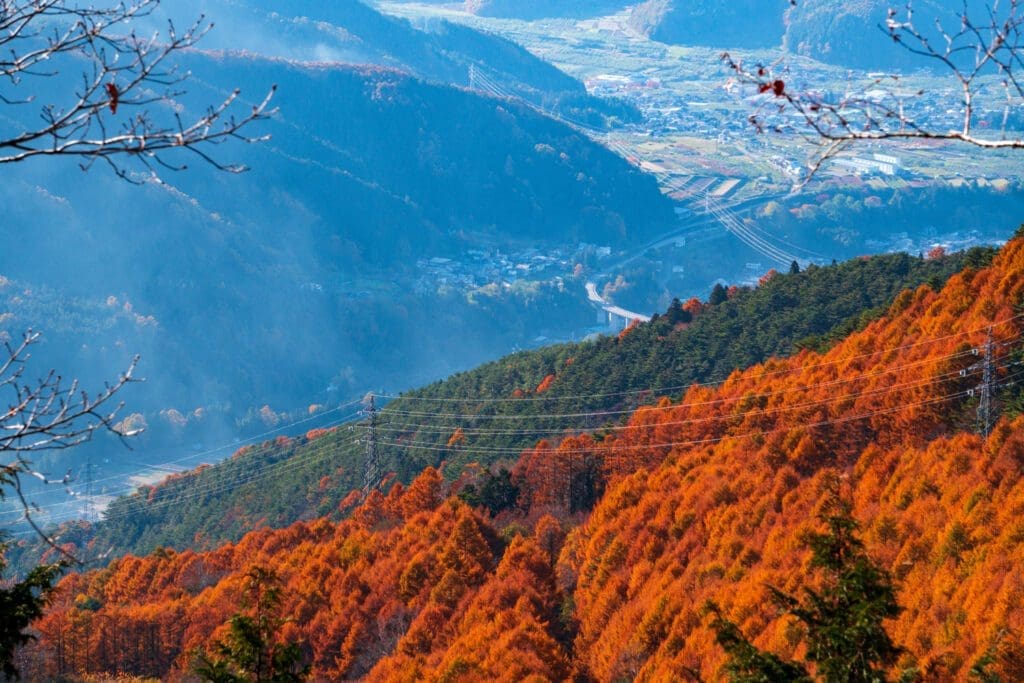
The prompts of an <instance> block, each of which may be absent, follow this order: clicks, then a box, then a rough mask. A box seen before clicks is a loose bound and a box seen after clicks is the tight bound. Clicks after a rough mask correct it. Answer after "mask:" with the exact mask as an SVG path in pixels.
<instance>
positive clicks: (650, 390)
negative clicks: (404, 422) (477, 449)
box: [376, 313, 1024, 405]
mask: <svg viewBox="0 0 1024 683" xmlns="http://www.w3.org/2000/svg"><path fill="white" fill-rule="evenodd" d="M1022 318H1024V313H1021V314H1018V315H1014V316H1012V317H1009V318H1006V319H1004V320H1000V321H998V322H995V323H991V324H988V325H986V326H985V327H978V328H973V329H970V330H962V331H960V332H954V333H951V334H946V335H942V336H939V337H930V338H928V339H919V340H917V341H914V342H911V343H909V344H901V345H900V346H890V347H888V348H882V349H875V350H872V351H867V352H865V353H860V354H857V355H854V356H846V357H843V358H836V359H834V360H827V361H821V362H818V363H805V364H801V365H797V366H790V367H787V368H782V369H779V370H769V371H767V372H761V373H759V374H758V375H757V377H758V379H763V378H768V377H777V376H779V375H789V374H795V373H804V372H807V371H810V370H817V369H819V368H824V367H830V366H833V365H839V364H841V363H851V362H854V361H858V360H863V359H865V358H871V357H873V356H877V355H879V354H884V355H888V354H892V353H895V352H897V351H906V350H908V349H913V348H917V347H920V346H926V345H928V344H937V343H939V342H944V341H949V340H951V339H957V338H959V337H964V336H968V335H971V334H976V333H978V332H982V331H985V330H987V329H989V328H990V327H1000V326H1002V325H1009V324H1010V323H1013V322H1016V321H1018V320H1020V319H1022ZM968 353H970V352H968ZM957 355H960V353H955V354H952V355H951V356H949V357H953V356H957ZM941 359H942V358H940V359H939V360H941ZM918 362H929V361H918ZM761 367H765V364H762V365H761ZM904 367H909V366H904ZM748 370H753V368H748ZM881 372H885V371H881ZM866 376H870V375H866ZM723 381H725V380H712V381H707V382H691V383H689V384H680V385H675V386H668V387H646V388H642V389H629V390H625V391H615V392H609V393H597V394H575V395H558V396H523V397H521V398H511V397H479V398H455V397H433V396H415V395H411V394H382V393H381V394H376V396H377V397H378V398H386V399H390V400H396V401H397V400H400V401H402V402H407V401H421V402H427V401H429V402H434V403H472V404H477V405H486V404H493V403H528V402H552V401H569V400H580V399H595V398H614V397H617V396H633V395H638V394H657V393H659V392H660V393H661V394H662V395H665V394H667V393H669V392H674V391H684V390H688V389H691V388H693V387H717V386H719V385H721V384H722V383H723Z"/></svg>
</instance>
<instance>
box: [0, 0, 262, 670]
mask: <svg viewBox="0 0 1024 683" xmlns="http://www.w3.org/2000/svg"><path fill="white" fill-rule="evenodd" d="M159 4H160V0H102V1H101V2H98V3H93V2H79V1H77V0H0V107H2V111H3V114H4V115H3V116H2V117H0V119H2V121H0V164H14V163H27V162H29V161H31V160H32V159H35V158H39V157H70V158H74V159H77V160H78V162H79V165H80V166H81V167H82V168H83V169H89V168H90V167H92V166H93V165H94V164H95V163H96V162H97V161H102V162H104V163H105V164H106V165H107V166H108V167H109V168H110V169H111V170H112V171H113V172H114V173H115V174H116V175H118V176H119V177H121V178H124V179H125V180H128V181H130V182H135V183H139V182H144V181H145V179H147V178H149V177H152V176H153V175H155V174H156V172H157V171H158V170H167V171H174V170H183V169H185V168H187V162H188V158H189V157H190V156H191V157H195V158H198V159H200V160H202V161H203V162H204V163H208V164H211V165H213V166H214V167H216V168H218V169H220V170H223V171H227V172H241V171H243V170H245V169H244V167H243V166H241V165H238V164H232V163H229V162H226V161H224V160H222V159H220V158H218V155H216V154H214V148H215V147H216V146H217V145H219V144H220V143H224V142H228V141H231V140H234V141H240V142H257V141H260V140H263V139H264V136H261V135H250V133H249V131H250V129H251V128H252V124H254V123H257V122H259V121H262V120H265V119H267V118H268V117H269V116H271V115H272V113H273V112H272V111H271V109H270V101H271V97H272V95H273V92H274V88H270V89H269V91H268V92H267V93H266V94H265V95H264V96H263V97H262V99H260V100H259V102H258V104H256V105H255V106H250V105H243V104H242V103H241V101H240V99H239V95H240V93H239V91H238V90H235V91H233V92H231V93H230V94H229V95H228V96H227V97H226V98H224V99H222V100H220V101H217V102H214V103H212V104H211V105H209V106H208V107H206V108H205V109H204V110H203V111H201V112H199V113H198V114H196V115H194V116H193V117H192V118H188V117H187V116H186V115H185V114H184V113H183V110H182V108H181V107H180V106H179V105H178V102H177V101H176V98H178V97H180V96H181V95H182V94H184V86H185V85H186V81H187V78H188V73H187V72H185V71H182V70H181V69H180V67H179V66H177V65H176V64H175V58H176V57H177V56H178V55H180V54H182V53H183V52H185V51H187V50H189V49H191V48H193V47H194V46H195V45H196V44H197V42H198V41H199V40H200V39H201V38H202V37H203V36H204V35H205V34H206V33H207V32H208V31H209V30H210V29H211V28H212V24H209V23H207V22H205V21H204V20H203V19H202V18H200V19H198V20H197V21H195V22H194V23H192V24H191V25H189V26H187V27H186V28H185V29H184V30H178V29H177V28H176V27H175V26H174V24H173V23H170V22H169V23H168V24H167V28H166V31H163V32H157V33H146V34H143V33H141V32H140V28H139V27H140V24H141V23H142V22H144V21H145V20H147V19H149V18H153V16H154V12H155V11H156V9H157V8H158V6H159ZM140 171H141V173H142V174H141V175H139V172H140ZM39 340H40V335H39V333H38V332H35V331H29V332H26V333H25V334H24V335H23V336H22V338H21V341H20V343H17V344H14V345H11V344H8V345H7V346H6V349H5V350H6V353H2V352H0V392H2V393H3V397H2V403H0V410H2V411H3V412H2V414H0V453H2V454H3V455H2V456H0V457H2V460H0V498H2V497H4V496H5V495H8V496H10V497H12V498H15V499H16V502H17V503H18V504H20V506H21V508H22V511H23V514H22V521H23V522H24V523H25V524H27V525H29V526H31V527H32V528H33V529H34V531H35V532H36V533H38V534H39V535H40V536H42V537H43V539H44V540H46V541H47V542H48V543H49V544H50V545H51V546H53V547H54V549H55V550H57V551H58V552H63V551H62V550H61V549H60V548H59V547H58V546H57V545H56V543H54V541H53V540H52V539H49V538H48V537H47V536H46V535H45V534H44V533H43V531H42V529H41V528H40V527H39V526H38V524H37V523H36V521H35V520H34V519H33V507H32V505H31V501H30V500H29V499H28V498H27V495H26V492H25V488H24V486H23V484H24V480H25V478H26V477H35V478H38V479H40V480H41V481H42V482H43V483H49V484H53V483H56V484H67V483H68V479H69V477H70V474H68V475H65V477H64V478H63V479H57V480H51V479H50V478H49V477H48V476H47V475H45V474H42V473H40V472H37V471H35V470H34V469H33V465H32V456H33V454H35V453H40V452H44V451H52V450H58V449H68V448H73V447H74V446H76V445H79V444H81V443H83V442H84V441H86V440H88V439H90V438H91V437H92V435H93V434H94V433H95V432H97V431H109V432H113V433H115V434H116V435H117V436H119V437H120V438H125V437H128V436H131V435H132V433H131V432H130V431H129V432H125V431H124V428H123V425H122V426H120V427H119V426H118V425H117V423H116V422H115V419H116V416H117V413H118V410H119V408H120V407H121V405H120V403H119V402H118V394H119V392H120V391H121V389H123V388H124V387H125V386H126V385H127V384H128V383H130V382H133V381H134V380H135V378H134V371H135V364H136V361H132V362H131V364H130V365H129V367H128V368H127V369H126V370H125V372H124V373H123V374H122V375H121V376H120V377H119V378H118V379H117V380H116V381H114V382H111V383H108V384H107V385H106V386H105V387H103V388H102V389H100V390H99V391H97V392H95V393H89V392H87V391H83V389H82V388H81V387H79V385H78V383H77V382H76V381H73V380H72V381H68V380H66V379H65V378H64V377H62V376H61V375H60V374H58V373H57V372H56V371H50V372H49V373H47V374H45V375H44V376H43V377H42V378H41V379H38V380H33V379H30V375H28V374H27V367H28V366H27V363H28V361H29V358H30V353H29V352H30V348H31V347H32V346H33V345H34V344H36V343H37V342H38V341H39ZM3 548H4V546H3V545H2V544H0V569H2V568H3V566H4V563H3V561H2V555H3ZM73 561H74V558H71V557H70V556H67V555H65V556H64V557H63V559H62V560H61V561H60V562H59V563H57V564H51V565H44V566H40V567H37V568H36V569H35V570H34V571H32V572H31V573H30V574H29V575H28V576H27V577H26V578H25V579H23V580H21V581H18V582H11V581H7V582H4V583H3V584H0V585H2V586H3V587H0V624H3V627H2V628H0V668H2V670H3V672H4V674H5V675H6V676H8V677H14V676H16V675H17V672H16V671H15V669H14V665H13V655H14V650H15V649H16V647H17V646H19V645H20V644H23V643H24V642H25V641H26V640H27V639H28V638H29V636H28V635H26V633H25V629H26V627H27V626H28V625H29V623H30V622H31V621H33V620H34V619H36V618H38V616H39V615H40V614H41V612H42V610H43V608H44V607H45V604H46V602H47V598H48V595H49V594H50V592H51V590H52V587H53V585H54V582H55V581H56V579H57V577H58V576H59V575H60V573H61V570H62V569H63V568H64V567H65V566H66V565H67V563H69V562H73Z"/></svg>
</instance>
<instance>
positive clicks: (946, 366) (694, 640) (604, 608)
mask: <svg viewBox="0 0 1024 683" xmlns="http://www.w3.org/2000/svg"><path fill="white" fill-rule="evenodd" d="M1022 297H1024V238H1022V237H1020V236H1018V238H1016V239H1014V240H1013V241H1011V242H1010V243H1008V244H1007V245H1006V247H1004V249H1003V250H1002V251H1001V252H1000V254H999V255H998V256H997V257H996V258H995V259H994V260H993V261H992V263H991V264H990V265H988V266H984V267H980V268H974V267H968V268H966V269H965V270H963V271H962V272H961V273H959V274H957V275H955V276H953V277H951V278H950V279H949V280H948V281H947V282H946V283H945V285H944V286H943V287H942V288H941V289H939V290H936V289H933V288H931V287H926V286H922V287H919V288H917V289H916V290H908V291H905V292H903V293H902V294H900V295H899V296H898V297H897V298H896V300H895V301H894V302H893V304H892V305H891V306H890V307H889V308H888V310H887V312H886V313H885V315H884V316H882V317H881V318H879V319H877V320H875V321H874V322H871V323H870V324H868V325H867V326H866V327H865V328H864V329H862V330H859V331H856V332H853V333H852V334H850V335H848V336H847V337H845V338H844V339H842V340H841V341H839V342H838V343H836V344H835V345H834V346H832V347H831V348H829V349H828V350H826V351H823V352H815V351H809V350H805V351H802V352H800V353H799V354H796V355H794V356H791V357H790V358H780V359H773V360H769V361H768V362H766V363H763V364H758V365H755V366H752V367H750V368H747V369H745V370H738V371H737V372H734V373H733V374H731V375H730V377H729V378H728V379H727V380H726V381H725V382H722V383H720V384H717V385H715V386H693V387H692V388H690V389H689V390H687V391H686V393H685V394H684V396H683V397H682V399H681V400H679V401H671V400H668V399H664V400H662V401H660V402H659V403H658V404H657V405H654V406H648V407H643V408H640V409H639V410H637V411H636V412H635V413H634V414H633V415H632V416H631V417H630V419H629V421H628V422H627V423H626V425H625V426H624V427H623V428H622V429H616V430H609V431H606V432H603V433H601V432H599V433H595V434H583V435H579V436H577V437H574V438H571V439H566V440H564V441H563V442H562V443H561V444H560V445H558V446H557V447H555V446H552V445H545V444H538V446H537V447H536V449H534V450H533V451H531V452H527V453H525V454H524V455H523V457H522V459H521V461H520V465H522V467H523V469H522V470H521V471H522V472H523V475H522V476H523V480H522V481H523V484H524V485H525V486H526V487H527V488H526V497H525V499H523V500H525V502H526V504H527V508H526V509H525V510H523V511H521V513H520V514H519V515H518V516H513V517H509V516H507V515H506V516H502V515H498V516H492V515H491V514H490V513H488V512H486V511H485V509H484V508H482V507H477V508H474V507H471V506H470V505H468V504H467V503H466V502H464V501H463V500H461V499H459V498H458V497H450V496H449V494H450V493H453V492H455V490H456V489H457V485H456V488H455V489H449V488H446V486H445V484H444V481H443V479H442V477H441V475H440V473H439V472H438V471H436V470H434V469H432V468H429V469H426V470H425V471H424V472H423V473H422V474H421V475H420V476H419V477H417V478H416V480H415V481H413V482H412V483H411V484H410V485H409V486H408V487H407V488H406V487H404V486H401V485H396V486H394V487H393V488H392V489H391V490H390V492H389V493H388V494H386V495H384V494H381V493H380V492H374V493H373V494H372V495H370V496H369V497H368V498H367V499H366V501H365V502H364V503H363V504H362V505H360V506H359V507H358V508H357V509H356V510H355V511H354V513H353V515H352V517H351V518H350V519H348V520H346V521H343V522H340V523H332V522H330V521H328V520H324V519H321V520H317V521H312V522H303V523H298V524H295V525H293V526H291V527H289V528H287V529H282V530H276V531H272V530H260V531H256V532H253V533H251V534H249V535H247V536H246V537H245V538H243V539H242V540H241V541H240V542H239V543H238V544H237V545H226V546H223V547H221V548H218V549H216V550H214V551H211V552H206V553H196V552H193V551H184V552H181V553H176V552H172V551H161V552H158V553H155V554H153V555H151V556H149V557H146V558H138V557H126V558H123V559H120V560H117V561H115V562H114V563H113V564H112V565H111V566H110V567H108V568H106V569H104V570H101V571H96V572H90V573H86V574H76V575H72V576H69V577H67V579H65V581H64V584H63V590H62V591H61V592H60V594H59V597H58V598H57V601H56V602H55V604H54V605H53V607H52V609H51V610H50V612H49V613H48V614H47V615H46V617H45V618H44V619H43V620H41V621H40V622H38V624H37V627H38V630H39V633H40V640H39V642H38V643H35V644H33V645H32V646H31V648H32V649H29V650H27V651H25V652H24V653H23V657H22V662H23V666H24V667H25V673H26V674H27V675H28V676H29V677H30V678H44V677H46V676H47V675H53V672H54V671H61V672H69V671H70V672H75V673H76V674H78V675H82V674H85V673H87V672H89V673H95V674H102V672H105V671H124V672H130V673H136V674H139V675H148V676H157V677H164V676H168V675H170V676H177V675H181V673H182V672H184V671H187V670H188V667H189V666H190V662H191V661H192V660H191V658H192V654H191V653H192V652H193V651H194V648H197V647H204V646H206V645H207V643H209V642H210V639H211V638H214V637H217V635H223V634H224V632H225V629H226V627H225V626H224V624H226V623H227V621H228V619H230V618H231V617H232V615H234V614H238V613H243V614H244V613H246V609H247V608H246V607H245V606H244V605H245V602H246V595H247V593H249V592H251V591H252V590H254V584H253V583H252V581H251V580H247V579H246V576H247V575H250V576H251V572H252V569H253V568H254V567H259V568H262V569H263V570H264V575H267V576H275V575H276V576H277V577H278V579H277V580H278V581H279V582H280V588H281V590H280V593H279V594H280V596H281V601H282V602H281V606H280V609H281V612H280V614H281V617H282V618H283V619H287V622H286V624H287V626H286V627H285V628H282V629H281V631H280V633H278V634H275V635H274V637H275V638H277V639H278V642H280V643H285V642H293V643H297V644H299V645H300V647H301V649H302V652H303V653H304V656H305V658H306V661H308V662H309V663H310V664H311V665H312V667H313V673H314V676H318V677H322V678H325V679H330V680H340V679H346V678H362V677H365V678H366V679H367V680H398V679H408V678H423V679H428V680H436V679H442V678H445V679H449V680H467V681H468V680H481V679H490V678H495V677H497V676H498V675H499V674H501V673H507V674H508V675H509V676H510V677H512V678H516V679H526V678H528V677H530V676H535V677H538V678H540V679H563V678H567V677H569V676H570V675H575V676H579V677H581V678H588V679H596V680H618V679H621V678H643V679H646V678H650V679H665V680H681V679H684V678H685V677H687V676H693V675H694V674H699V675H700V676H701V677H702V678H712V679H715V678H719V677H722V676H724V675H726V671H725V670H724V668H723V666H724V660H725V656H724V652H723V651H722V650H721V649H720V647H719V645H718V644H717V643H716V642H715V635H714V631H713V630H712V628H711V626H710V623H709V622H710V619H709V618H708V616H707V615H706V612H705V611H703V610H704V605H705V603H706V601H707V600H708V599H713V600H714V601H716V602H717V603H718V604H719V605H720V607H721V609H722V610H723V612H724V613H725V614H726V615H727V616H728V617H729V618H731V619H733V620H735V621H736V622H737V623H738V624H739V627H740V629H741V630H742V632H743V633H745V634H748V635H749V637H750V638H752V639H753V640H754V642H755V643H756V644H757V645H758V646H759V647H763V648H767V649H769V650H771V651H773V652H776V653H778V654H779V655H780V656H782V657H785V658H791V657H796V658H803V657H804V656H805V653H806V646H805V644H804V640H805V637H804V633H803V632H802V631H801V630H800V629H799V628H796V627H794V625H793V623H792V622H791V621H789V620H787V619H785V618H780V617H779V615H778V612H777V610H776V609H775V608H774V606H773V605H772V601H771V600H770V599H768V595H767V593H768V591H767V589H766V588H765V586H766V585H769V586H778V587H780V589H782V590H784V591H786V592H788V593H798V592H801V590H802V588H811V589H813V588H814V587H820V582H819V578H818V573H817V572H816V570H815V568H814V566H813V565H812V564H810V563H809V561H808V560H809V558H810V551H809V550H808V549H807V548H806V542H807V539H808V538H812V537H811V536H810V534H813V533H815V532H818V531H820V528H821V524H820V523H819V522H818V521H816V519H817V518H818V516H819V515H820V513H821V512H822V505H823V503H822V501H823V498H826V497H827V494H828V492H829V491H838V493H839V495H840V496H842V497H843V498H844V499H845V500H848V501H849V502H850V505H851V507H852V511H853V516H854V518H855V519H856V520H857V524H858V525H859V526H860V528H861V532H860V536H861V538H862V539H863V541H864V543H865V546H866V551H867V553H868V554H869V556H870V557H871V558H872V560H873V562H876V563H877V564H878V566H880V567H881V568H882V569H883V570H884V571H886V572H888V573H890V574H891V576H892V577H893V578H894V580H895V581H896V583H897V592H896V598H897V600H898V602H899V604H900V606H901V608H902V610H901V611H900V613H899V614H898V615H897V616H895V617H894V618H893V619H891V620H887V621H886V622H885V628H886V630H887V631H888V632H889V633H891V634H892V636H893V638H894V640H895V642H896V644H897V645H899V646H900V647H903V648H905V652H904V654H903V655H902V657H901V659H900V660H899V662H898V663H896V665H895V667H893V668H892V670H889V671H886V673H887V674H889V675H891V676H892V677H896V676H897V675H899V674H900V672H901V671H906V670H908V669H911V668H917V670H918V671H922V672H924V674H925V675H928V676H930V677H934V678H935V679H936V680H960V679H966V678H968V676H969V674H970V672H971V671H972V669H973V670H975V671H981V672H983V673H985V674H986V675H988V676H998V677H1000V678H1001V679H1005V680H1013V679H1015V678H1017V677H1018V674H1019V673H1020V661H1021V653H1022V651H1024V643H1022V642H1021V640H1020V636H1019V634H1017V633H1016V632H1015V630H1014V624H1017V623H1019V621H1020V619H1021V618H1022V616H1024V605H1022V603H1021V601H1020V600H1019V592H1020V586H1019V579H1018V573H1019V572H1018V567H1019V566H1020V563H1021V561H1024V535H1022V534H1021V533H1020V532H1021V529H1020V526H1021V525H1020V521H1019V519H1018V517H1019V515H1018V512H1019V509H1020V506H1021V505H1022V501H1024V469H1022V468H1021V466H1020V464H1021V462H1022V460H1024V440H1022V439H1021V436H1020V435H1021V433H1022V431H1021V430H1022V429H1024V418H1021V417H1020V416H1019V408H1020V406H1021V404H1020V402H1019V398H1020V388H1019V386H1018V385H1017V381H1018V380H1019V379H1020V371H1019V369H1018V363H1019V359H1020V357H1021V352H1022V350H1021V347H1020V340H1021V334H1022V331H1024V330H1022V326H1021V316H1020V313H1019V311H1020V301H1021V299H1022ZM979 349H981V351H980V352H979ZM979 355H980V356H981V357H982V359H983V360H985V361H987V362H988V363H990V365H989V367H990V368H992V369H993V372H994V373H995V375H994V376H996V377H998V385H999V391H998V392H996V393H997V395H998V396H999V399H1000V401H1001V402H1002V403H1001V404H1002V405H1003V406H1004V407H1005V410H1004V414H1003V416H1002V419H1000V420H999V421H998V422H997V423H996V424H994V425H992V426H991V429H990V430H989V429H986V432H988V433H987V434H986V435H984V436H982V435H978V434H976V433H974V427H975V416H976V414H977V406H978V400H977V399H978V397H977V395H976V390H977V387H978V383H979V381H980V378H981V377H982V374H981V370H980V369H979V367H978V365H977V363H978V359H979ZM594 476H597V477H599V478H600V479H601V484H602V486H601V487H600V495H599V496H598V497H597V499H596V500H595V504H594V506H593V508H592V509H589V508H588V509H585V510H581V511H579V512H577V513H572V511H571V504H572V501H573V499H574V492H575V491H577V490H578V488H577V487H578V485H579V484H580V479H581V477H594ZM327 485H328V486H329V485H330V483H329V482H328V483H327ZM828 495H830V494H828ZM114 642H124V643H131V644H133V645H132V646H131V647H124V648H118V647H111V646H110V644H111V643H114ZM147 643H148V645H147Z"/></svg>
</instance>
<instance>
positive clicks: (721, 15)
mask: <svg viewBox="0 0 1024 683" xmlns="http://www.w3.org/2000/svg"><path fill="white" fill-rule="evenodd" d="M786 6H787V5H786V3H785V2H767V3H766V2H761V1H759V0H736V1H735V2H734V1H729V2H725V1H723V0H715V1H714V2H699V3H694V2H681V1H679V0H647V1H646V2H643V3H641V4H639V5H637V6H636V7H635V8H634V9H633V12H632V15H631V17H630V22H631V23H632V24H633V26H634V27H635V28H636V29H637V30H638V31H640V32H641V33H643V34H645V35H647V36H650V37H651V38H652V39H654V40H657V41H661V42H663V43H678V44H681V45H707V46H710V47H718V48H745V49H756V48H770V47H777V46H779V45H780V44H781V43H782V34H783V33H784V32H785V24H784V23H783V16H784V14H785V11H786Z"/></svg>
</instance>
